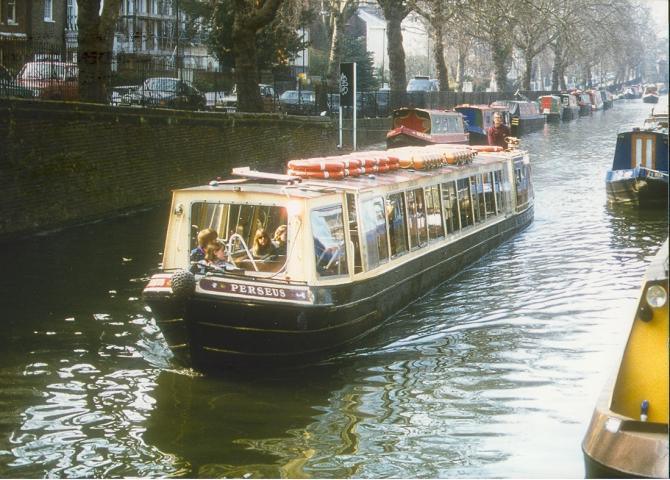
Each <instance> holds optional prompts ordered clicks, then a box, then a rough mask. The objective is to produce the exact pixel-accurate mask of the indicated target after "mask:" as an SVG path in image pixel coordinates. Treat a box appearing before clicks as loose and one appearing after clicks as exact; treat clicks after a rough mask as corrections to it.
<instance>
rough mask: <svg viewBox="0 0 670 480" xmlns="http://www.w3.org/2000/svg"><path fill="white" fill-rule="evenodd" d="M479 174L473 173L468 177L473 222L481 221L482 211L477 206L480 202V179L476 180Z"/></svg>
mask: <svg viewBox="0 0 670 480" xmlns="http://www.w3.org/2000/svg"><path fill="white" fill-rule="evenodd" d="M478 177H479V175H473V176H471V177H470V194H471V196H472V210H473V211H474V214H475V217H474V219H475V220H474V223H479V222H482V221H483V220H484V219H482V211H481V208H480V206H479V204H480V203H481V200H482V198H481V181H477V178H478Z"/></svg>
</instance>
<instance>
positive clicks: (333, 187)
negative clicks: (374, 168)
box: [174, 149, 526, 199]
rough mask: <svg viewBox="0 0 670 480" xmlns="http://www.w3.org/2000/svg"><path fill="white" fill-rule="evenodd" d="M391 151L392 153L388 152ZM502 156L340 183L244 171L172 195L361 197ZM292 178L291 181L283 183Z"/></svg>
mask: <svg viewBox="0 0 670 480" xmlns="http://www.w3.org/2000/svg"><path fill="white" fill-rule="evenodd" d="M390 151H392V149H391V150H390ZM501 153H504V154H505V155H509V153H508V152H500V153H489V152H480V153H479V154H478V155H477V156H476V157H475V158H474V159H473V160H472V162H471V163H468V164H463V165H446V166H443V167H438V168H433V169H429V170H415V169H402V168H401V169H398V170H393V171H390V172H385V173H375V174H367V175H360V176H358V177H353V176H349V177H345V178H343V179H341V180H327V179H309V178H303V179H300V178H297V177H289V176H288V175H279V174H277V175H276V177H277V178H278V181H271V177H272V176H273V174H263V173H262V172H253V171H251V170H247V171H248V172H249V174H250V175H251V176H250V177H249V178H235V179H227V180H212V181H211V182H210V183H209V184H207V185H199V186H194V187H188V188H182V189H178V190H175V191H174V192H193V193H195V192H213V191H215V192H245V193H260V194H269V195H285V196H287V197H291V198H304V199H310V198H317V197H320V196H324V195H332V194H333V193H336V192H347V193H354V194H355V193H364V192H367V191H374V190H375V189H378V188H379V187H385V186H391V185H398V184H404V183H407V184H409V183H413V182H416V181H420V180H422V179H425V178H430V177H434V176H435V175H440V174H448V173H451V172H457V171H467V170H468V169H473V168H476V167H478V166H480V167H485V166H487V165H494V164H499V163H501V161H503V159H506V158H509V157H507V156H505V157H503V156H502V155H501ZM525 153H526V152H525V151H523V150H517V151H515V152H514V158H515V159H516V158H523V156H524V155H525ZM254 174H260V175H264V176H265V177H266V178H254ZM288 178H292V179H293V180H292V181H286V179H288Z"/></svg>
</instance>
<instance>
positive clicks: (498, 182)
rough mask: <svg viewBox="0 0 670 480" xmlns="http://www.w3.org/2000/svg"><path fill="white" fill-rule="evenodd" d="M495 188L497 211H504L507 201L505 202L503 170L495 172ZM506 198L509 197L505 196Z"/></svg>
mask: <svg viewBox="0 0 670 480" xmlns="http://www.w3.org/2000/svg"><path fill="white" fill-rule="evenodd" d="M493 188H494V189H495V195H496V207H497V213H499V214H500V213H503V212H504V211H505V206H506V202H505V203H503V194H502V192H503V185H502V172H501V171H500V170H498V171H497V172H493ZM505 200H507V197H506V196H505Z"/></svg>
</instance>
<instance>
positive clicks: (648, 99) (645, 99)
mask: <svg viewBox="0 0 670 480" xmlns="http://www.w3.org/2000/svg"><path fill="white" fill-rule="evenodd" d="M642 101H643V102H644V103H658V96H657V95H645V96H644V97H642Z"/></svg>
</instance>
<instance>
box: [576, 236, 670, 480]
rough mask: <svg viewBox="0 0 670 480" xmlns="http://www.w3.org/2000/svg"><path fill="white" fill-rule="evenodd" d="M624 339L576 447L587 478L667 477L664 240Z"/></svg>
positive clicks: (651, 264)
mask: <svg viewBox="0 0 670 480" xmlns="http://www.w3.org/2000/svg"><path fill="white" fill-rule="evenodd" d="M629 330H630V333H629V335H628V341H627V342H626V345H625V348H624V350H623V355H622V357H621V360H620V362H619V365H618V366H617V367H618V368H616V371H615V372H614V375H613V376H612V378H611V379H610V380H609V381H608V383H607V385H606V386H605V388H604V389H603V391H602V394H601V396H600V398H599V399H598V401H597V403H596V407H595V409H594V412H593V416H592V418H591V423H590V425H589V427H588V430H587V432H586V435H585V436H584V440H583V442H582V451H583V453H584V463H585V467H586V477H587V478H622V477H633V478H668V375H669V373H670V372H669V371H668V240H667V239H666V241H665V243H664V244H663V246H662V247H661V249H660V250H659V251H658V253H657V254H656V256H655V257H654V258H653V260H652V262H651V263H650V265H649V267H648V269H647V272H646V274H645V278H644V281H643V284H642V290H641V293H640V297H639V301H638V304H637V309H636V311H635V314H634V315H633V321H632V324H631V326H630V328H629Z"/></svg>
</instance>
